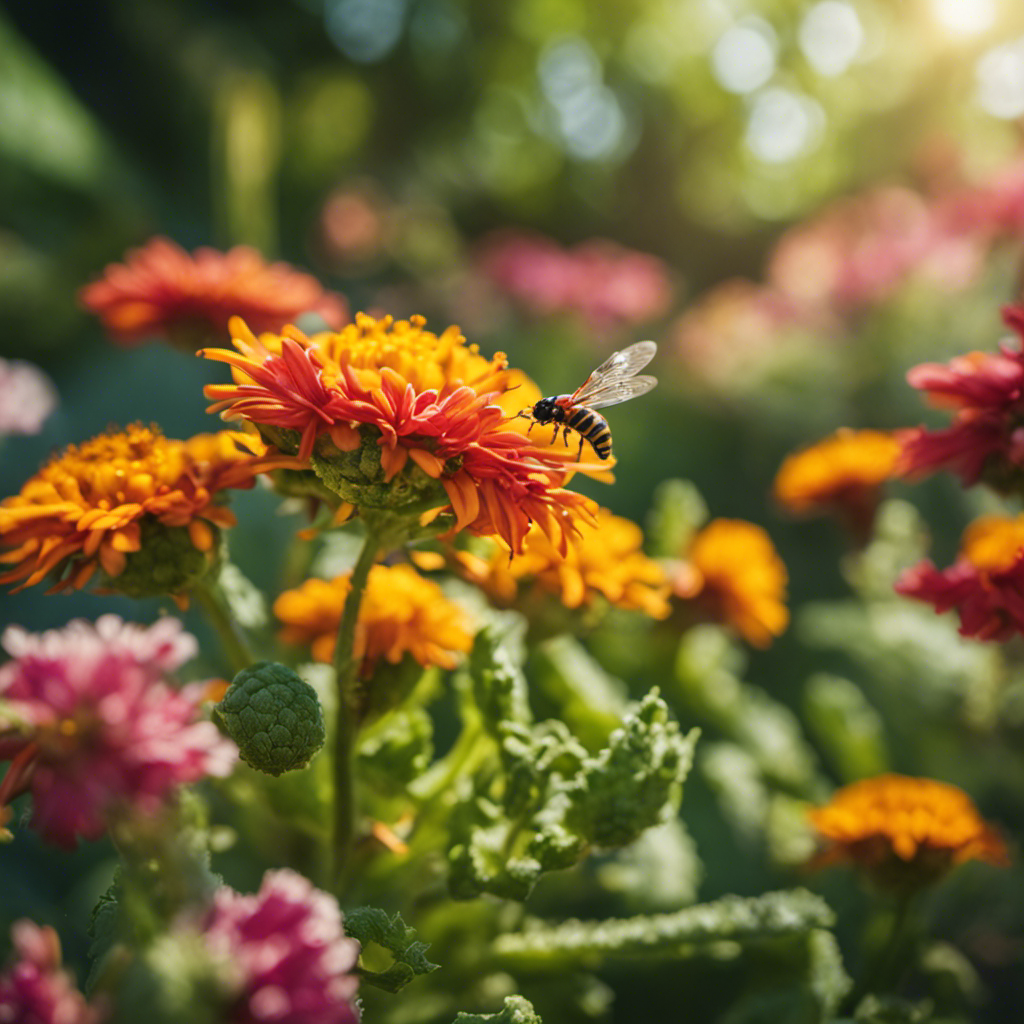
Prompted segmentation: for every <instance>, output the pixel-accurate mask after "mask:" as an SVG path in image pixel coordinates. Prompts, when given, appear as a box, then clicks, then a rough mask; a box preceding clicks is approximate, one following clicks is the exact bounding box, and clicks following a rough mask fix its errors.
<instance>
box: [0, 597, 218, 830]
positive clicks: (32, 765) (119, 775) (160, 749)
mask: <svg viewBox="0 0 1024 1024" xmlns="http://www.w3.org/2000/svg"><path fill="white" fill-rule="evenodd" d="M0 643H2V645H3V647H4V648H5V650H6V651H7V653H8V654H9V655H10V656H11V658H12V659H13V660H12V661H9V662H8V663H7V664H6V665H3V666H0V698H2V700H3V705H2V708H3V710H2V713H0V758H3V759H4V760H9V761H10V762H11V764H10V766H9V767H8V769H7V773H6V775H5V776H4V779H3V782H2V783H0V807H2V806H4V805H6V804H8V803H10V801H11V800H13V799H14V798H15V797H17V796H18V795H20V794H21V793H24V792H26V791H30V792H31V794H32V824H33V826H34V827H35V828H37V829H38V830H39V831H40V832H41V833H42V835H43V836H44V838H46V839H48V840H50V841H52V842H54V843H57V844H58V845H61V846H65V847H74V846H75V843H76V841H77V839H78V838H79V837H81V838H84V839H96V838H98V837H99V836H101V835H102V834H103V832H104V830H105V818H106V815H107V813H108V812H110V811H112V810H116V809H118V808H119V807H125V806H127V807H129V808H131V809H132V810H133V812H142V813H149V812H152V811H154V810H156V809H157V807H158V806H159V805H160V804H161V803H162V802H163V800H164V799H165V798H166V797H167V795H168V793H169V792H170V791H171V790H172V789H173V788H174V787H176V786H178V785H181V784H184V783H190V782H195V781H197V780H198V779H201V778H203V777H204V776H207V775H227V774H228V773H229V772H230V771H231V768H232V766H233V764H234V761H235V758H236V755H237V750H236V748H235V745H234V744H233V743H231V741H230V740H227V739H225V738H223V737H222V736H221V735H220V733H219V732H218V731H217V728H216V727H215V726H214V725H213V724H212V723H211V722H203V721H198V720H197V719H198V717H199V710H200V706H201V704H202V702H203V701H204V699H205V696H206V685H205V684H204V683H194V684H191V685H189V686H185V687H183V688H182V689H178V690H176V689H172V688H171V687H170V686H168V685H167V683H166V682H165V681H164V680H165V677H166V676H167V674H168V673H169V672H171V671H173V670H174V669H176V668H178V667H179V666H180V665H181V664H182V663H183V662H185V661H187V660H188V659H189V658H191V657H193V656H194V655H195V653H196V651H197V645H196V642H195V640H194V639H193V638H192V637H191V636H189V635H188V634H187V633H183V632H182V629H181V624H180V622H178V620H177V619H170V618H167V619H162V620H160V621H159V622H157V623H156V624H155V625H153V626H150V627H148V628H146V627H142V626H135V625H131V624H128V623H125V622H122V621H121V619H119V618H118V617H117V616H116V615H105V616H103V617H102V618H100V619H99V620H98V621H97V622H96V624H95V626H93V625H92V624H91V623H88V622H84V621H82V620H76V621H74V622H71V623H69V624H68V625H67V626H66V627H64V629H61V630H50V631H49V632H46V633H43V634H40V635H34V634H31V633H27V632H26V631H25V630H23V629H21V628H19V627H17V626H12V627H10V628H8V629H7V630H5V632H4V634H3V636H2V637H0Z"/></svg>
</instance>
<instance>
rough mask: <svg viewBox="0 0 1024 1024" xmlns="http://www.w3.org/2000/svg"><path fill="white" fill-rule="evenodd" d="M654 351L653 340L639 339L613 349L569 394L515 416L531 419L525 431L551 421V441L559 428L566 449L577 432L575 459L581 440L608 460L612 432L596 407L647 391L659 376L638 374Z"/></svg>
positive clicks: (599, 407)
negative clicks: (574, 432) (578, 439)
mask: <svg viewBox="0 0 1024 1024" xmlns="http://www.w3.org/2000/svg"><path fill="white" fill-rule="evenodd" d="M657 351H658V346H657V345H656V344H655V343H654V342H653V341H638V342H637V343H636V344H635V345H630V346H629V348H624V349H622V351H621V352H613V353H612V354H611V355H610V356H609V357H608V358H607V359H606V360H605V361H604V362H603V363H602V364H601V365H600V366H599V367H598V368H597V369H596V370H594V372H593V373H591V375H590V376H589V377H588V378H587V379H586V380H585V381H584V382H583V383H582V384H581V385H580V386H579V387H578V388H577V389H576V390H575V391H574V392H573V393H572V394H571V395H552V396H551V397H550V398H542V399H541V400H540V401H539V402H537V403H536V405H534V407H533V408H532V409H523V411H522V412H520V413H519V414H518V417H517V418H522V419H528V420H532V421H533V422H532V423H531V424H530V426H529V429H528V430H527V431H526V433H527V434H529V433H530V431H531V430H533V428H534V426H535V425H536V424H538V423H540V424H542V425H543V424H546V423H554V424H555V433H554V435H553V436H552V438H551V440H552V441H554V440H555V439H556V438H557V437H558V432H559V431H561V432H562V441H563V442H564V443H565V446H566V447H567V448H568V447H569V431H570V430H575V431H576V433H578V434H579V435H580V449H579V452H577V454H576V458H577V460H579V458H580V457H581V456H582V455H583V442H584V441H589V442H590V443H591V445H593V448H594V451H595V452H597V455H598V457H599V458H602V459H607V458H608V456H609V455H611V453H612V432H611V428H610V427H609V426H608V421H607V420H606V419H605V418H604V417H603V416H602V415H601V414H600V413H598V412H596V411H595V410H597V409H603V408H604V407H605V406H609V405H618V404H619V402H628V401H629V399H631V398H636V396H637V395H644V394H646V393H647V392H648V391H650V390H651V388H653V387H654V385H655V384H657V383H658V378H657V377H649V376H644V377H638V376H637V373H639V372H640V370H642V369H643V368H644V367H645V366H646V365H647V364H648V363H649V362H650V361H651V360H652V359H653V358H654V353H655V352H657Z"/></svg>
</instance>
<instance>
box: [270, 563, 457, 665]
mask: <svg viewBox="0 0 1024 1024" xmlns="http://www.w3.org/2000/svg"><path fill="white" fill-rule="evenodd" d="M348 590H349V576H348V574H345V575H342V576H336V577H335V578H334V579H333V580H320V579H310V580H306V582H305V583H303V584H302V586H300V587H298V588H297V589H295V590H286V591H285V592H284V593H283V594H281V596H280V597H278V599H277V600H276V601H275V602H274V614H275V615H276V616H277V617H278V619H280V621H281V622H282V623H283V624H284V629H283V630H282V631H281V639H282V640H283V641H284V642H285V643H289V644H302V645H305V644H311V645H312V650H313V657H314V658H316V660H317V661H323V662H328V663H329V662H330V661H331V659H332V658H333V657H334V643H335V640H336V638H337V633H338V625H339V623H340V622H341V612H342V608H343V607H344V604H345V596H346V595H347V594H348ZM472 645H473V638H472V636H470V633H469V629H468V624H467V621H466V616H465V614H464V613H463V612H462V610H461V609H460V608H459V607H458V606H457V605H455V604H452V602H451V601H449V600H448V599H447V598H446V597H445V596H444V593H443V592H442V591H441V588H440V587H439V586H438V585H437V584H436V583H431V582H430V581H429V580H425V579H423V577H422V576H420V575H419V573H417V572H416V570H415V569H413V568H412V567H411V566H408V565H395V566H386V565H375V566H374V567H373V568H372V569H371V570H370V577H369V580H368V581H367V584H366V592H365V593H364V594H363V603H362V604H361V605H360V608H359V622H358V624H357V626H356V642H355V653H356V656H357V657H359V658H362V659H363V663H364V667H365V668H370V669H371V670H372V665H373V664H374V663H375V662H377V661H378V660H379V659H380V658H384V659H386V660H387V661H389V662H390V663H391V664H392V665H397V664H398V663H399V662H400V661H401V660H402V658H403V657H404V656H405V655H406V654H410V655H412V657H413V658H415V659H416V661H418V662H419V663H420V664H421V665H422V666H423V667H424V668H427V667H429V666H431V665H436V666H438V667H439V668H454V667H455V666H456V665H457V664H458V662H459V660H460V655H462V654H465V653H467V652H468V651H469V649H470V647H472Z"/></svg>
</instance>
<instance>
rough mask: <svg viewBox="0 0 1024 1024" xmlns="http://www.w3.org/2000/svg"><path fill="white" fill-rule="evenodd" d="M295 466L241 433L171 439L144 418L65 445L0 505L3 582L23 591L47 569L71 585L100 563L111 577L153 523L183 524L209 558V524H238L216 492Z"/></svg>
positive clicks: (81, 582)
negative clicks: (5, 566) (144, 421)
mask: <svg viewBox="0 0 1024 1024" xmlns="http://www.w3.org/2000/svg"><path fill="white" fill-rule="evenodd" d="M294 462H295V460H294V458H292V457H289V456H281V455H278V454H276V453H271V452H269V451H268V449H267V447H266V445H265V444H263V442H262V441H260V440H259V438H257V437H253V436H250V435H247V434H240V433H235V432H233V431H222V432H221V433H218V434H199V435H197V436H196V437H193V438H191V439H190V440H188V441H175V440H171V439H170V438H166V437H164V436H163V434H162V433H161V432H160V431H159V429H158V428H156V427H144V426H142V425H141V424H134V425H132V426H130V427H127V428H126V429H124V430H113V431H111V432H109V433H105V434H100V435H98V436H97V437H94V438H92V439H91V440H89V441H86V442H84V443H83V444H80V445H70V446H69V447H68V448H66V449H65V450H64V452H63V453H61V454H60V455H58V456H56V457H55V458H54V459H52V460H51V461H50V462H48V463H47V464H46V465H45V466H44V467H43V468H42V469H41V470H40V471H39V472H38V473H37V474H36V475H35V476H33V477H31V478H30V479H29V480H28V481H27V482H26V483H25V484H24V486H23V487H22V488H21V491H20V492H19V493H18V494H16V495H13V496H12V497H9V498H5V499H4V500H3V501H2V502H0V547H2V548H3V549H5V550H4V551H3V554H0V563H4V564H6V565H9V566H11V567H12V568H10V569H9V570H8V571H7V572H5V573H4V574H3V575H0V583H15V584H17V587H16V588H15V589H17V590H20V589H22V588H23V587H28V586H32V585H34V584H37V583H40V582H41V581H42V580H43V579H44V578H45V577H47V576H49V575H50V574H51V573H53V574H56V575H57V576H59V578H58V579H57V582H56V584H55V585H54V586H53V588H52V590H54V591H59V590H68V589H77V588H79V587H83V586H85V584H86V583H87V582H88V581H89V580H90V579H91V578H92V577H93V575H94V574H95V573H96V571H97V570H98V569H102V570H103V572H104V573H105V574H106V576H107V577H108V578H109V579H108V580H106V581H105V582H107V583H110V582H111V580H113V578H115V577H120V576H122V574H123V573H124V572H125V569H126V567H127V565H128V562H129V558H130V556H132V555H133V554H135V553H137V552H140V551H141V550H142V548H143V547H144V543H143V542H144V536H145V535H146V532H147V531H148V530H149V529H150V528H151V527H152V526H157V527H165V528H182V529H183V530H184V531H186V533H185V534H184V535H183V536H184V537H185V539H187V542H188V544H189V545H190V547H191V549H192V550H194V551H197V552H200V553H203V554H206V555H208V556H212V553H213V548H214V547H215V540H216V532H215V527H219V526H232V525H234V522H235V518H234V516H233V514H232V513H231V512H230V511H229V510H228V509H227V508H225V507H224V505H223V500H224V498H223V495H222V494H221V492H223V491H224V490H226V489H227V488H248V487H251V486H252V485H253V482H254V479H255V476H256V474H258V473H261V472H264V471H265V470H268V469H275V468H280V467H285V466H291V465H293V464H294ZM166 536H168V535H167V534H166V533H165V539H166ZM167 592H177V591H176V590H175V589H174V588H173V587H170V588H169V589H168V591H167Z"/></svg>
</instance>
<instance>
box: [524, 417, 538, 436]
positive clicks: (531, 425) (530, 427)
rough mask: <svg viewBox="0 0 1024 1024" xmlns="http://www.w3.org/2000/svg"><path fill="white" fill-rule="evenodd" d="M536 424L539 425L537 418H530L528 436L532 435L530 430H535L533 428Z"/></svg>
mask: <svg viewBox="0 0 1024 1024" xmlns="http://www.w3.org/2000/svg"><path fill="white" fill-rule="evenodd" d="M535 426H537V421H536V420H530V425H529V426H528V427H527V428H526V436H527V437H529V436H530V431H531V430H533V428H534V427H535Z"/></svg>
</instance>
